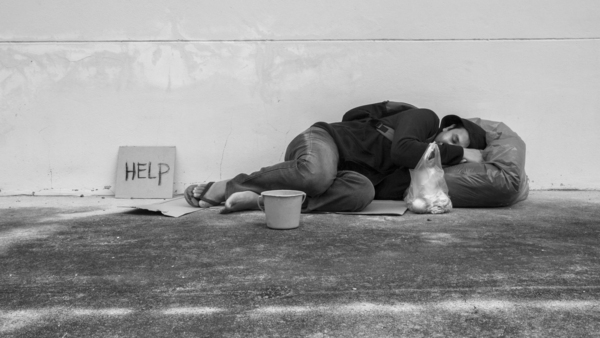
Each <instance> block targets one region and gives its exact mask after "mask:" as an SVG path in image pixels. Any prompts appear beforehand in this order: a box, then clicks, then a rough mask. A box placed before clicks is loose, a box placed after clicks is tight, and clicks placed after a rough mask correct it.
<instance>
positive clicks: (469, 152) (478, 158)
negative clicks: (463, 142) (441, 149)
mask: <svg viewBox="0 0 600 338" xmlns="http://www.w3.org/2000/svg"><path fill="white" fill-rule="evenodd" d="M463 150H464V154H463V159H462V161H461V162H460V163H467V162H468V163H481V162H483V155H482V153H481V150H477V149H467V148H465V149H463Z"/></svg>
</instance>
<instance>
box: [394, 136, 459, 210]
mask: <svg viewBox="0 0 600 338" xmlns="http://www.w3.org/2000/svg"><path fill="white" fill-rule="evenodd" d="M410 179H411V181H410V186H409V187H408V189H406V191H405V192H404V201H405V202H406V203H407V204H408V209H409V210H410V211H412V212H414V213H417V214H443V213H446V212H450V210H452V202H451V201H450V197H448V186H447V185H446V181H445V180H444V170H443V169H442V162H441V160H440V149H439V148H438V146H437V144H435V143H430V144H429V147H428V148H427V150H425V153H423V156H421V159H420V160H419V163H417V166H416V167H415V169H410Z"/></svg>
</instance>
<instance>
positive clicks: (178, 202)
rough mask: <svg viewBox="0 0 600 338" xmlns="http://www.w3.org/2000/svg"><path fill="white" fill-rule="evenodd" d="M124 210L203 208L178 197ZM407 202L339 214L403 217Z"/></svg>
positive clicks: (172, 212) (177, 212) (176, 213)
mask: <svg viewBox="0 0 600 338" xmlns="http://www.w3.org/2000/svg"><path fill="white" fill-rule="evenodd" d="M124 208H135V209H141V210H149V211H155V212H160V213H162V214H163V215H165V216H170V217H180V216H183V215H187V214H190V213H192V212H196V211H200V210H202V209H201V208H196V207H192V206H190V205H189V204H188V203H187V202H186V201H185V198H183V196H182V197H176V198H173V199H169V200H166V201H161V202H158V203H152V204H143V205H133V206H127V207H124ZM407 209H408V208H407V206H406V202H404V201H389V200H377V201H373V202H371V204H369V205H368V206H367V207H366V208H365V209H364V210H362V211H354V212H338V214H344V215H391V216H402V215H404V213H406V210H407Z"/></svg>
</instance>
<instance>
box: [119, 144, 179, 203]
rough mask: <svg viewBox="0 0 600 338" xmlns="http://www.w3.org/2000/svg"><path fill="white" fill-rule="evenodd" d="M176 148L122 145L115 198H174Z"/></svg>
mask: <svg viewBox="0 0 600 338" xmlns="http://www.w3.org/2000/svg"><path fill="white" fill-rule="evenodd" d="M174 175H175V147H119V157H118V159H117V182H116V185H115V198H172V197H173V178H174Z"/></svg>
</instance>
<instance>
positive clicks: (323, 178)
mask: <svg viewBox="0 0 600 338" xmlns="http://www.w3.org/2000/svg"><path fill="white" fill-rule="evenodd" d="M431 142H436V143H437V144H438V146H439V151H440V155H441V156H440V157H441V161H442V164H443V165H455V164H459V163H465V162H471V163H480V162H482V161H483V158H482V154H481V150H483V149H485V147H486V132H485V131H484V130H483V129H482V128H481V127H480V126H478V125H477V124H475V123H473V122H471V121H469V120H466V119H462V118H460V117H458V116H456V115H448V116H445V117H444V118H443V119H442V120H441V123H440V120H439V118H438V116H437V115H436V113H434V112H433V111H431V110H429V109H422V108H417V107H414V106H412V105H409V104H405V103H398V102H390V101H385V102H381V103H376V104H370V105H365V106H360V107H357V108H354V109H352V110H350V111H348V112H347V113H346V114H344V117H343V119H342V122H336V123H326V122H317V123H315V124H313V125H312V126H311V127H309V128H308V129H307V130H305V131H303V132H302V133H300V134H299V135H298V136H296V137H295V138H294V139H293V140H292V141H291V142H290V144H289V145H288V147H287V150H286V153H285V158H284V162H281V163H277V164H274V165H271V166H267V167H263V168H262V169H260V170H258V171H255V172H253V173H251V174H243V173H242V174H239V175H237V176H235V177H233V178H231V179H227V180H222V181H218V182H206V183H202V184H199V185H191V186H189V187H187V189H186V190H185V192H184V196H185V199H186V201H187V202H188V203H189V204H190V205H192V206H195V207H201V208H208V207H211V206H216V205H220V204H221V203H223V202H225V207H224V208H223V209H222V210H221V213H230V212H235V211H242V210H250V209H257V200H258V198H259V196H260V193H262V192H263V191H267V190H276V189H291V190H300V191H303V192H305V193H306V194H307V198H306V200H305V202H304V204H303V206H302V211H303V212H311V211H330V212H336V211H360V210H362V209H364V208H365V207H366V206H367V205H369V204H370V203H371V201H372V200H373V199H381V200H401V199H402V198H403V195H404V191H405V190H406V189H407V188H408V186H409V185H410V174H409V169H413V168H414V167H415V166H416V165H417V163H418V162H419V159H420V158H421V156H422V155H423V153H424V152H425V150H426V149H427V147H428V145H429V143H431Z"/></svg>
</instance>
